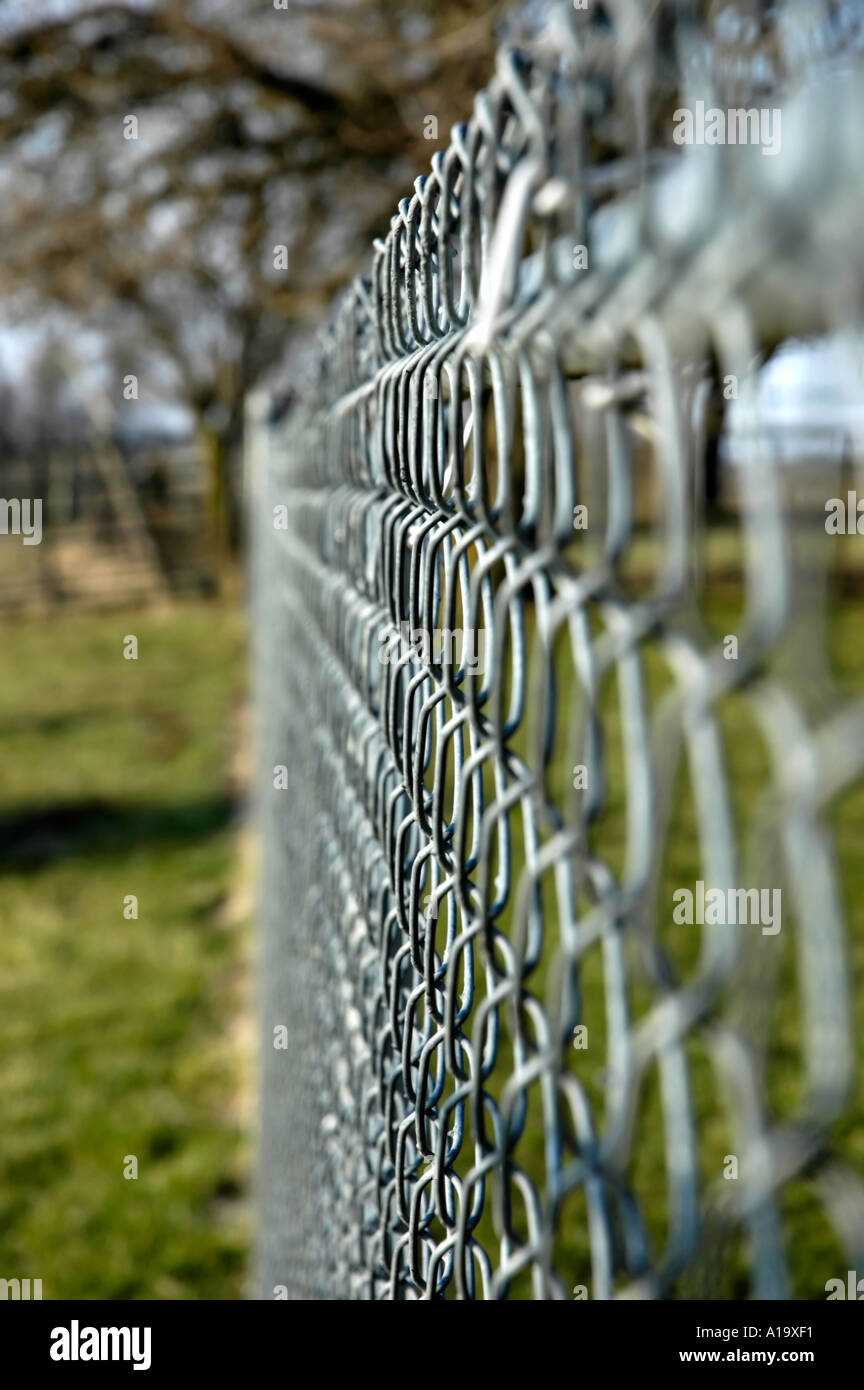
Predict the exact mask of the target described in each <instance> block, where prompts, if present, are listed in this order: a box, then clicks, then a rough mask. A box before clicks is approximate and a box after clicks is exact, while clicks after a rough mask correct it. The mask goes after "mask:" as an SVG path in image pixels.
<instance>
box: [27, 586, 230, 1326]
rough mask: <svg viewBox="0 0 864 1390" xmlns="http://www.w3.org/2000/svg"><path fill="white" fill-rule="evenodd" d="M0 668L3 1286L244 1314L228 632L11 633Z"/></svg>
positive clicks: (62, 628) (116, 619) (119, 625)
mask: <svg viewBox="0 0 864 1390" xmlns="http://www.w3.org/2000/svg"><path fill="white" fill-rule="evenodd" d="M129 634H134V635H135V636H137V638H138V643H139V654H138V659H137V661H132V660H124V658H123V643H124V638H125V637H126V636H127V635H129ZM3 652H4V661H3V667H4V673H3V681H2V684H0V919H2V924H3V925H2V931H0V1115H2V1141H0V1276H2V1277H6V1278H15V1277H19V1278H27V1277H30V1278H41V1279H42V1280H43V1296H44V1297H45V1298H46V1299H52V1298H72V1299H77V1298H85V1299H109V1298H113V1299H129V1298H131V1299H140V1298H156V1299H195V1298H237V1297H240V1296H242V1293H243V1280H244V1272H245V1264H246V1252H247V1246H248V1226H249V1214H248V1208H247V1202H246V1187H247V1168H248V1153H247V1143H246V1139H245V1137H244V1135H245V1132H246V1131H247V1130H248V1123H247V1119H248V1109H249V1102H248V1097H249V1089H250V1082H249V1075H248V1072H249V1066H250V1063H249V1047H248V1045H247V1043H246V1038H247V1036H248V1028H247V1026H246V1024H245V1022H244V1018H245V1014H244V1010H246V1009H247V1008H248V998H247V994H248V921H247V920H246V919H245V916H244V907H243V904H242V891H241V889H240V888H239V887H238V868H237V845H238V829H237V817H236V806H237V783H238V769H237V767H236V750H237V746H238V740H239V739H240V736H241V735H240V722H239V715H240V710H241V704H242V699H243V691H244V683H245V666H246V660H245V650H244V632H243V623H242V621H241V618H240V616H239V614H238V613H237V612H236V611H235V610H233V609H230V608H223V607H219V606H216V605H211V606H207V605H204V604H195V605H181V606H179V607H176V608H174V609H172V610H170V611H168V612H166V613H165V614H157V613H134V614H133V613H117V614H112V615H108V616H105V615H87V614H82V613H78V612H71V613H70V614H68V615H66V614H63V615H62V616H56V617H51V618H49V619H40V620H29V619H28V620H26V621H23V620H22V621H20V622H10V623H7V624H6V625H5V626H4V631H3ZM129 895H135V896H136V897H137V899H138V915H137V919H135V918H134V917H132V916H131V911H132V909H131V906H128V905H127V906H126V912H127V914H128V915H126V916H124V903H125V902H126V900H127V898H128V896H129ZM129 1156H134V1157H135V1158H136V1159H137V1165H138V1177H137V1180H136V1179H132V1178H127V1177H124V1169H125V1170H126V1171H131V1169H132V1165H131V1164H130V1163H129V1162H128V1157H129Z"/></svg>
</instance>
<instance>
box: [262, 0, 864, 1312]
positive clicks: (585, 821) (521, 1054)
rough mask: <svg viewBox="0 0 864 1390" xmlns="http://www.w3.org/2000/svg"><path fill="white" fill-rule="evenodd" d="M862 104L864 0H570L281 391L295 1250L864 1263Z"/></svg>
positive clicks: (532, 1282)
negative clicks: (837, 523)
mask: <svg viewBox="0 0 864 1390" xmlns="http://www.w3.org/2000/svg"><path fill="white" fill-rule="evenodd" d="M700 102H701V103H702V105H701V107H700V104H699V103H700ZM738 110H741V111H742V115H743V117H744V123H743V124H741V125H740V126H739V135H742V136H743V132H744V130H745V129H746V130H747V131H748V138H747V141H746V142H744V140H743V138H742V139H739V140H738V141H736V142H735V143H732V142H731V133H732V130H733V113H734V112H737V111H738ZM715 111H719V112H720V113H721V114H723V115H724V119H725V122H726V123H725V124H724V127H723V140H722V141H718V140H714V139H712V138H706V136H707V131H708V130H709V129H711V130H713V132H714V134H717V133H718V131H719V130H720V127H719V126H718V124H717V118H716V116H714V115H712V112H715ZM748 112H749V113H755V120H754V118H753V116H752V115H748ZM682 113H685V114H683V115H682ZM706 113H707V115H706ZM766 113H767V115H766ZM688 117H689V119H690V120H691V121H692V126H691V128H690V130H689V132H688V129H687V125H686V121H687V119H688ZM700 120H701V121H702V125H701V126H700V124H699V122H700ZM712 122H713V125H712ZM862 129H864V65H862V34H861V15H860V12H859V10H858V7H850V6H846V5H829V4H825V5H816V4H807V5H792V4H785V5H782V6H779V7H778V6H770V7H769V6H767V5H759V4H751V5H749V6H746V7H745V6H738V7H736V6H726V7H725V8H724V9H723V10H722V11H720V12H719V13H718V11H717V7H716V6H712V5H707V4H706V5H702V4H696V3H694V4H680V5H675V4H671V3H665V2H661V3H658V4H654V5H650V6H649V5H643V4H638V3H629V2H625V0H614V3H613V0H607V3H606V4H605V5H603V6H602V7H601V6H600V5H595V4H589V5H588V7H587V8H586V9H585V10H584V11H583V10H580V9H577V8H576V7H575V6H570V5H558V6H553V7H552V11H551V15H550V19H549V24H548V25H547V26H546V27H545V28H544V29H543V31H542V33H541V34H539V35H538V37H537V39H536V42H535V43H533V44H532V45H531V46H530V50H529V51H526V52H513V51H505V52H502V53H501V54H500V55H499V57H498V61H497V69H496V75H495V77H494V79H493V81H492V83H491V85H490V86H489V88H488V90H487V91H485V92H483V93H482V94H481V95H480V96H478V98H477V101H476V105H475V110H474V114H473V116H472V118H471V119H470V120H469V121H468V122H467V123H466V124H465V125H463V126H459V127H457V128H455V129H454V131H453V134H452V139H451V142H450V144H449V146H448V147H447V149H446V150H444V151H443V152H440V153H437V154H435V155H434V157H433V159H432V166H431V172H430V173H429V174H427V175H426V176H424V177H422V178H419V179H418V180H417V182H416V184H415V188H414V191H413V193H412V194H411V195H410V196H409V197H406V198H405V199H404V200H403V201H402V202H401V203H400V205H399V208H398V211H397V213H396V215H395V216H394V218H393V222H392V225H391V228H390V231H389V233H388V235H387V237H386V238H385V239H384V240H383V241H382V242H381V243H379V244H377V245H376V247H375V250H374V258H373V262H372V269H371V274H370V275H369V277H368V278H365V279H361V280H360V281H358V282H357V283H356V284H355V285H354V286H353V287H352V288H351V289H350V291H349V292H348V293H347V294H346V295H345V296H344V298H343V299H342V301H341V304H340V305H339V308H338V311H337V312H336V315H335V318H334V321H333V324H332V327H331V328H330V330H329V332H328V334H327V336H326V338H325V340H324V342H323V345H322V347H321V350H320V353H319V354H318V356H317V358H316V361H315V362H314V363H313V364H312V368H311V373H310V381H309V385H308V387H307V388H306V390H305V392H304V394H303V397H302V400H301V401H300V403H299V404H298V405H297V406H295V407H294V408H292V409H291V410H290V412H288V413H287V414H286V415H285V416H284V417H283V418H274V417H273V414H272V412H268V410H267V408H266V406H263V405H262V404H261V403H260V402H259V403H257V404H256V405H255V406H254V409H253V410H252V412H251V415H252V417H253V418H252V427H251V430H250V439H251V445H250V449H251V454H252V461H253V470H252V471H253V479H254V483H253V494H254V495H253V508H254V512H255V518H256V521H255V535H254V565H255V594H256V600H255V602H256V614H257V621H256V632H257V668H258V684H259V691H258V707H259V750H260V760H261V797H260V802H261V805H260V810H261V820H262V828H263V834H264V866H263V875H262V935H261V965H262V969H261V978H262V990H261V1004H262V1018H263V1055H262V1091H263V1102H262V1130H263V1133H262V1141H261V1155H262V1157H261V1236H260V1249H259V1270H258V1276H257V1281H258V1282H257V1288H256V1293H257V1294H258V1296H260V1297H264V1298H272V1297H274V1296H276V1297H279V1296H286V1297H289V1298H300V1299H302V1298H334V1299H349V1298H350V1299H384V1300H388V1299H417V1298H421V1299H422V1298H425V1299H449V1298H462V1299H499V1298H517V1299H518V1298H527V1299H547V1298H548V1299H572V1298H584V1297H587V1298H592V1299H609V1298H629V1297H637V1298H664V1297H694V1296H696V1297H710V1298H733V1297H745V1298H747V1297H752V1298H789V1297H798V1298H801V1297H805V1298H806V1297H825V1296H826V1294H825V1292H824V1290H825V1287H826V1281H827V1280H829V1279H830V1278H832V1277H834V1276H842V1277H843V1278H845V1277H846V1271H847V1269H849V1268H856V1267H857V1268H858V1269H860V1270H861V1271H862V1273H864V1185H862V1181H861V1178H860V1177H859V1176H857V1175H856V1167H857V1166H860V1161H861V1153H862V1150H861V1139H860V1133H859V1131H858V1130H857V1129H856V1125H855V1116H856V1114H858V1115H859V1117H860V1109H861V1106H860V1067H859V1064H858V1060H857V1057H858V1054H857V1052H856V1046H855V1038H856V1035H859V1030H858V1029H857V1028H856V1019H859V1018H860V1008H861V974H860V966H861V931H860V928H861V925H862V918H861V912H860V910H859V909H858V907H857V896H856V893H857V885H858V883H859V882H860V871H859V878H856V862H857V861H856V854H857V852H858V848H859V844H860V833H861V827H862V825H864V801H862V797H861V795H860V789H861V778H862V771H864V701H862V684H864V670H862V665H861V663H860V662H859V661H857V660H856V656H855V652H856V650H857V647H856V644H858V645H860V627H858V628H856V623H857V620H858V619H859V618H860V595H861V592H862V583H861V581H862V580H864V565H862V564H861V556H860V553H859V547H860V545H861V544H862V542H861V541H860V539H858V537H857V535H856V534H852V535H848V536H843V535H839V536H838V535H835V534H833V533H832V532H830V531H829V529H827V525H826V507H827V506H828V505H829V504H830V500H831V499H834V498H837V497H843V498H845V497H846V496H847V493H848V492H849V491H850V490H851V489H854V487H855V483H856V478H857V473H858V470H859V468H860V452H859V449H858V442H859V435H860V423H861V421H860V411H861V393H860V383H861V371H860V366H861V360H862V359H861V353H860V347H861V337H860V330H861V293H862V286H864V273H862V272H864V207H862V191H861V190H862V187H864V185H862V174H864V147H862V145H861V143H860V138H859V137H860V131H861V130H862ZM678 132H682V138H681V139H680V143H679V134H678ZM700 135H701V139H700ZM688 137H689V138H688ZM773 145H776V146H777V148H772V146H773ZM838 364H841V365H838ZM859 485H860V484H859ZM862 495H864V489H862ZM850 529H851V530H852V532H853V533H854V532H855V526H854V523H853V524H852V525H851V528H850ZM856 632H857V635H856ZM860 886H861V889H862V891H864V883H861V884H860ZM688 895H689V896H688ZM688 904H689V907H688ZM736 905H737V911H736ZM748 909H749V916H748ZM760 912H761V915H760ZM856 923H857V929H858V930H857V932H856ZM856 1262H857V1265H856Z"/></svg>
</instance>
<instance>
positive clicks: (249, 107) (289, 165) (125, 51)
mask: <svg viewBox="0 0 864 1390" xmlns="http://www.w3.org/2000/svg"><path fill="white" fill-rule="evenodd" d="M505 22H506V21H505V20H504V7H503V5H501V4H500V3H498V4H488V3H485V0H412V2H411V3H402V0H342V3H336V4H327V3H324V4H319V3H308V0H125V3H124V2H123V0H120V3H86V2H84V0H79V3H75V0H65V3H64V0H22V2H21V3H15V2H14V0H5V3H4V0H0V92H2V95H0V190H2V199H0V238H2V256H0V395H2V398H3V403H4V405H5V406H8V410H4V417H3V422H2V430H3V433H4V441H3V442H4V443H5V446H6V449H5V452H6V453H7V454H8V453H9V451H10V450H12V451H13V452H14V451H15V450H16V449H18V450H19V451H20V448H21V446H22V445H23V444H25V443H27V442H28V441H29V443H30V444H31V446H32V445H34V444H35V443H36V442H37V441H36V439H35V436H39V440H38V443H39V445H40V449H39V452H41V453H43V454H44V451H45V449H46V448H47V447H48V443H49V441H48V440H47V439H46V438H45V437H44V436H45V435H46V432H47V433H48V434H49V435H51V436H54V437H55V438H54V442H55V444H56V445H57V446H59V448H60V452H61V453H62V446H63V441H64V438H68V434H69V431H70V430H73V428H74V429H75V430H78V431H79V432H81V431H82V430H83V431H84V433H86V432H87V430H88V429H91V428H92V429H95V430H98V431H99V432H100V433H101V434H102V435H103V436H105V435H109V436H111V437H113V438H115V439H116V438H117V437H118V435H119V436H120V437H123V436H124V435H125V436H128V437H129V438H131V439H135V438H136V437H137V436H140V435H141V434H142V433H143V434H144V435H146V434H147V433H148V431H149V432H150V433H153V432H154V431H155V432H157V433H158V432H160V431H161V432H162V433H163V434H164V433H165V432H166V431H167V432H168V433H169V434H170V433H171V432H172V431H174V432H175V433H176V432H179V433H180V435H182V434H183V433H184V431H188V433H189V436H190V437H191V438H194V440H195V441H196V443H197V452H198V456H199V459H200V461H201V465H202V466H203V468H204V469H205V470H206V474H207V484H206V490H207V494H208V496H209V499H210V508H211V522H212V524H213V533H212V534H213V536H214V538H215V541H216V546H217V549H219V550H220V551H221V550H225V549H228V548H233V547H234V546H235V545H236V543H237V538H238V491H239V488H238V472H237V470H238V462H237V461H238V457H239V442H240V437H241V428H242V413H243V400H244V396H245V394H246V392H247V390H249V389H250V387H252V386H254V385H255V384H258V383H262V382H266V383H267V384H268V386H269V387H270V388H271V390H273V391H274V392H275V393H276V394H277V395H280V396H283V397H284V396H285V395H286V394H288V395H290V391H291V386H292V380H293V377H294V374H295V371H296V365H297V360H298V358H297V350H298V346H299V344H300V343H302V340H303V338H304V336H305V335H307V334H308V332H309V330H310V326H311V325H312V324H313V323H315V322H316V321H317V320H318V318H319V317H320V314H321V311H322V308H323V306H324V305H325V304H326V303H327V301H328V300H329V299H330V298H331V296H332V295H333V293H334V291H335V290H337V289H338V287H339V286H340V285H341V284H343V283H344V282H346V281H347V280H348V279H350V278H351V277H352V276H353V275H354V274H355V273H356V272H357V271H358V270H360V269H362V268H363V266H364V265H365V264H366V263H367V260H368V248H369V243H370V241H371V239H372V238H373V236H375V235H377V234H381V233H382V232H384V231H386V229H387V226H388V224H389V219H390V216H391V215H392V212H393V209H394V207H395V204H396V201H397V199H398V197H400V196H402V195H404V193H405V192H407V191H409V190H410V189H411V186H412V184H413V180H414V178H415V177H416V175H417V173H418V172H420V171H422V170H423V169H424V168H427V167H428V164H429V160H430V157H431V155H432V153H433V152H434V150H435V149H436V148H441V147H443V146H444V145H446V143H447V141H448V139H449V134H450V128H451V126H452V124H453V123H454V122H455V121H457V120H461V119H464V118H465V117H466V116H467V115H468V114H469V113H470V111H471V107H472V103H473V96H474V93H475V92H476V90H477V89H478V88H479V87H480V86H482V85H483V83H484V82H485V81H486V80H487V79H488V76H489V74H490V70H491V65H492V59H493V54H494V48H495V41H496V37H498V38H500V37H501V34H502V24H503V23H505ZM430 116H431V117H434V122H430V121H429V120H428V118H429V117H430ZM430 132H432V133H433V138H432V139H430V138H429V136H430ZM49 379H50V381H51V383H52V384H51V386H50V390H49V388H48V386H47V383H48V381H49ZM46 390H49V394H50V396H51V399H50V401H49V400H46ZM49 425H50V428H49Z"/></svg>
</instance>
